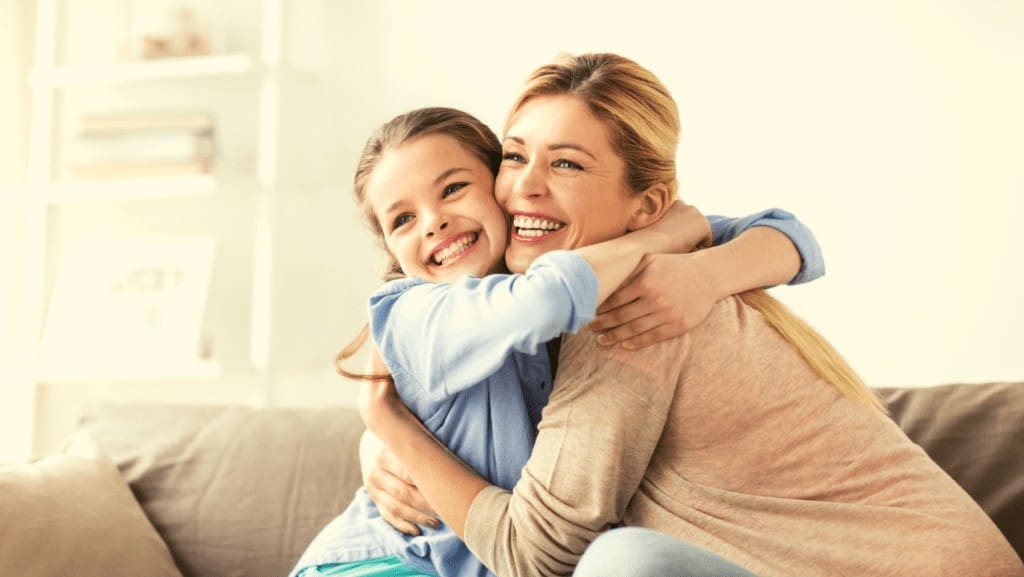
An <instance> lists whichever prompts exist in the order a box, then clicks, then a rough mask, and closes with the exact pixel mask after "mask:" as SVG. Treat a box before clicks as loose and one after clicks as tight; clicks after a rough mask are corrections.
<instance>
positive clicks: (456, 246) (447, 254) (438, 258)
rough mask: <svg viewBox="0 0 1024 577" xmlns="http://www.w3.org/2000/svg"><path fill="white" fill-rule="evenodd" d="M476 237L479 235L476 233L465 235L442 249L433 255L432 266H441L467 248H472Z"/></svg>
mask: <svg viewBox="0 0 1024 577" xmlns="http://www.w3.org/2000/svg"><path fill="white" fill-rule="evenodd" d="M478 237H479V235H478V234H477V233H473V234H467V235H466V236H464V237H462V238H460V239H459V240H457V241H455V242H453V243H452V244H450V245H448V246H446V247H444V249H442V250H441V251H440V252H438V253H437V254H435V255H434V264H438V265H443V264H444V263H445V262H447V261H448V260H451V259H452V258H454V257H456V256H459V255H460V254H462V253H463V252H465V250H466V249H467V248H469V247H470V246H472V245H473V243H475V242H476V239H477V238H478Z"/></svg>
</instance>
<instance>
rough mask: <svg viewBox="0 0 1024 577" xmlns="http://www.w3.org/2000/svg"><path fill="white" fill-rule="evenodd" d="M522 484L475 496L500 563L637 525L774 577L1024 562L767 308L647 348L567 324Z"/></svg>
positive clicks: (563, 559)
mask: <svg viewBox="0 0 1024 577" xmlns="http://www.w3.org/2000/svg"><path fill="white" fill-rule="evenodd" d="M560 359H561V361H560V368H559V371H558V372H559V375H558V379H557V382H556V384H555V388H554V390H553V392H552V396H551V401H550V403H549V404H548V406H547V408H546V409H545V410H544V416H543V420H542V422H541V425H540V434H539V437H538V439H537V444H536V447H535V448H534V451H533V455H532V456H531V458H530V461H529V463H528V464H527V466H526V467H525V468H524V470H523V477H522V479H521V480H520V482H519V483H518V484H517V485H516V487H515V491H514V492H512V493H509V492H507V491H503V490H501V489H498V488H496V487H490V488H488V489H485V490H484V491H483V492H481V493H480V494H479V495H478V496H477V498H476V499H475V500H474V502H473V504H472V507H471V509H470V512H469V519H468V521H467V526H466V532H467V535H466V541H467V543H468V545H469V547H470V549H471V550H472V551H473V552H474V553H475V554H476V555H477V556H478V557H480V559H482V560H483V562H484V564H486V565H487V566H488V567H489V568H491V569H492V570H494V571H495V572H496V573H497V574H498V575H500V576H502V577H505V576H512V575H522V576H528V575H569V574H571V572H572V569H573V567H574V566H575V564H576V562H577V560H578V559H579V556H580V555H581V554H582V553H583V550H584V549H585V548H586V547H587V545H588V544H589V543H590V542H591V541H592V540H593V539H595V538H596V537H597V535H599V534H600V533H601V532H602V531H604V530H606V529H608V528H609V527H610V526H612V525H614V524H616V523H619V522H622V523H624V524H626V525H637V526H644V527H651V528H653V529H657V530H659V531H662V532H665V533H669V534H671V535H675V536H677V537H679V538H681V539H684V540H686V541H689V542H691V543H694V544H697V545H700V546H702V547H705V548H707V549H709V550H711V551H714V552H716V553H718V554H720V555H723V556H724V557H726V558H728V559H730V560H732V561H733V562H735V563H738V564H739V565H742V566H744V567H746V568H748V569H749V570H751V571H753V572H754V573H756V574H757V575H759V576H760V577H775V576H779V577H782V576H787V577H790V576H800V577H814V576H823V577H824V576H828V577H836V576H850V577H867V576H872V577H883V576H892V577H910V576H922V577H923V576H927V577H943V576H950V577H953V576H955V577H961V576H963V575H971V576H972V577H997V576H998V577H1022V576H1024V567H1022V565H1021V562H1020V560H1019V559H1018V558H1017V557H1016V555H1015V554H1014V552H1013V550H1012V549H1011V547H1010V545H1009V544H1008V543H1007V541H1006V539H1005V538H1004V537H1003V536H1002V534H1000V532H999V530H998V529H997V528H996V527H995V525H994V524H993V523H992V521H991V520H989V519H988V517H987V516H986V515H985V514H984V512H983V511H982V510H981V509H980V508H979V507H978V505H977V504H975V503H974V502H973V501H972V500H971V499H970V497H969V496H968V495H967V494H966V493H965V492H964V491H963V490H962V489H961V488H960V487H959V486H958V485H956V483H955V482H954V481H953V480H952V479H950V478H949V476H947V475H946V474H945V473H944V472H943V471H942V470H941V469H940V468H939V467H938V466H937V465H935V463H934V462H932V461H931V460H930V459H929V458H928V456H927V455H925V453H924V452H923V451H922V450H921V449H920V448H919V447H918V446H917V445H915V444H913V443H912V442H911V441H910V440H909V439H908V438H907V437H906V436H905V435H904V434H903V432H902V431H901V430H900V429H899V427H898V426H897V425H896V424H894V423H893V422H892V421H891V420H890V419H889V418H888V417H886V416H885V415H883V414H881V413H879V412H877V411H875V410H873V409H870V408H868V407H866V406H864V405H862V404H858V403H857V402H855V401H852V400H850V399H848V398H846V397H843V396H840V395H839V394H838V393H837V392H836V390H835V389H834V388H833V387H832V386H831V385H829V384H827V383H825V382H823V381H822V380H820V379H819V378H818V377H817V376H816V375H815V374H814V373H813V372H812V371H811V370H810V369H809V368H808V367H807V365H806V364H805V363H804V362H803V360H802V359H801V358H800V357H799V355H798V354H797V353H796V351H795V350H794V349H793V348H792V347H791V346H790V345H789V344H788V343H787V342H785V341H784V340H783V339H782V338H781V336H779V334H778V333H777V332H776V331H775V330H774V329H772V328H771V327H769V326H768V325H767V324H766V323H765V321H764V319H763V318H762V317H761V315H760V314H759V313H758V312H756V311H754V310H753V309H750V308H749V307H747V306H746V305H745V304H743V303H742V301H740V300H739V299H737V298H729V299H726V300H724V301H723V302H721V303H719V304H718V305H717V306H716V307H715V308H714V309H713V310H712V313H711V315H710V317H709V318H708V320H707V321H706V322H705V323H704V324H703V325H702V326H700V327H699V328H697V329H696V330H694V331H692V332H691V333H690V334H688V335H686V336H685V337H683V338H680V339H676V340H673V341H669V342H664V343H662V344H660V345H655V346H653V347H648V348H645V349H642V350H640V351H633V352H630V351H625V350H623V349H622V348H621V347H612V348H604V347H600V346H598V345H596V342H595V339H594V335H593V334H591V333H590V332H589V331H586V330H584V331H581V333H580V334H578V335H573V336H568V337H566V338H565V339H564V342H563V345H562V353H561V356H560Z"/></svg>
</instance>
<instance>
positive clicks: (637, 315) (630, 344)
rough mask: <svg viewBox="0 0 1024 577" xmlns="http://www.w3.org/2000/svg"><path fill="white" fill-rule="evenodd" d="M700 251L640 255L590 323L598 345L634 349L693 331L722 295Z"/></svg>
mask: <svg viewBox="0 0 1024 577" xmlns="http://www.w3.org/2000/svg"><path fill="white" fill-rule="evenodd" d="M704 259H705V256H704V255H703V253H702V252H696V253H690V254H656V255H648V256H647V257H644V260H643V261H642V262H641V263H640V266H639V267H637V272H636V273H634V275H633V276H632V277H631V278H630V279H629V280H628V281H626V283H625V284H623V285H622V286H621V287H619V289H618V290H617V291H615V292H614V293H612V295H611V296H610V297H608V299H607V300H605V301H604V303H602V305H601V306H600V307H599V308H598V309H597V317H595V318H594V320H593V321H592V322H591V323H590V325H589V327H590V329H591V330H592V331H594V332H596V333H600V336H598V339H597V342H598V343H600V344H602V345H614V344H616V343H622V346H623V347H625V348H627V349H639V348H642V347H646V346H649V345H652V344H654V343H657V342H661V341H663V340H666V339H670V338H673V337H678V336H680V335H682V334H684V333H686V332H687V331H689V330H691V329H693V328H694V327H696V326H697V325H699V324H700V323H702V322H704V319H706V318H707V317H708V314H709V313H710V312H711V307H713V306H714V305H715V303H716V302H718V301H719V300H720V299H721V298H722V294H721V291H720V290H719V288H718V287H717V286H715V284H714V283H713V282H712V280H713V278H714V277H713V275H709V274H708V270H707V268H706V267H705V266H704Z"/></svg>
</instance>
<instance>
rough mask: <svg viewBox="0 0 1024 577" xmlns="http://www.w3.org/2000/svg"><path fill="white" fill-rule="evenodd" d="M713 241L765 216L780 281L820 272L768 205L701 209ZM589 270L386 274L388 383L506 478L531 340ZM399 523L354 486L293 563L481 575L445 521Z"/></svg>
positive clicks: (562, 326)
mask: <svg viewBox="0 0 1024 577" xmlns="http://www.w3.org/2000/svg"><path fill="white" fill-rule="evenodd" d="M708 220H709V221H710V223H711V228H712V236H713V239H714V243H715V244H721V243H724V242H727V241H729V240H731V239H733V238H735V237H736V236H738V235H739V234H740V233H742V232H743V231H745V230H747V229H748V228H751V227H753V226H770V227H773V228H776V229H778V230H780V231H781V232H783V233H785V234H786V235H787V236H789V238H790V239H791V240H792V241H793V242H794V244H795V245H796V247H797V250H798V251H799V252H800V255H801V257H802V259H803V265H802V266H801V270H800V273H799V274H798V275H797V276H796V277H794V278H793V280H791V281H790V283H791V284H795V283H798V282H807V281H810V280H813V279H815V278H817V277H819V276H821V275H822V274H823V273H824V264H823V263H822V260H821V251H820V250H819V247H818V245H817V242H816V241H815V240H814V237H813V235H812V234H811V232H810V230H808V229H807V228H806V227H804V226H803V225H802V224H801V223H800V222H799V221H797V220H796V219H795V218H794V217H793V215H791V214H789V213H787V212H785V211H781V210H778V209H770V210H766V211H762V212H760V213H757V214H754V215H750V216H748V217H745V218H742V219H731V218H726V217H719V216H711V217H708ZM596 299H597V278H596V277H595V276H594V273H593V271H592V270H591V269H590V266H589V265H588V264H587V262H586V261H585V260H584V259H583V258H582V257H580V256H579V255H578V254H576V253H574V252H569V251H554V252H550V253H547V254H545V255H543V256H541V257H540V258H538V259H537V260H536V261H535V262H534V263H533V264H532V265H531V266H530V269H529V270H528V271H527V272H526V273H525V274H523V275H489V276H487V277H484V278H482V279H481V278H475V277H464V278H462V279H460V280H458V281H456V282H455V283H452V284H431V283H426V282H424V281H421V280H419V279H414V278H406V279H401V280H396V281H391V282H389V283H387V284H385V285H384V286H383V287H381V288H380V289H378V290H377V291H376V292H375V293H374V294H373V295H372V296H371V297H370V327H371V332H372V334H373V339H374V342H375V343H376V344H377V346H378V349H379V350H380V353H381V357H382V358H383V359H384V362H385V364H386V365H387V367H388V369H389V370H390V371H391V374H392V377H393V378H394V381H395V386H396V388H397V389H398V393H399V395H400V396H401V397H402V399H403V401H405V403H406V404H407V405H408V406H409V408H410V409H411V410H412V411H413V413H415V414H416V416H417V417H418V418H419V419H420V420H421V421H422V422H423V423H424V425H425V426H426V427H427V428H428V429H429V430H430V431H431V432H432V433H433V434H434V435H435V436H436V437H437V438H438V439H439V440H440V441H441V442H443V443H444V444H445V445H446V446H447V447H448V448H449V449H450V450H451V451H452V452H453V453H455V454H456V455H457V456H458V457H459V458H460V459H462V460H463V461H464V462H465V463H467V464H468V465H469V466H471V467H472V468H473V469H474V470H475V471H477V472H478V473H479V474H480V475H481V476H482V477H484V478H485V479H487V480H488V481H489V482H490V483H492V484H494V485H497V486H499V487H502V488H504V489H508V490H511V489H512V488H513V486H514V485H515V483H516V481H518V480H519V477H520V473H521V470H522V468H523V466H524V465H525V464H526V461H527V459H529V456H530V452H531V450H532V449H533V444H534V441H535V440H536V435H537V424H538V423H539V422H540V416H541V410H542V409H543V408H544V405H546V404H547V401H548V396H549V394H550V392H551V385H552V382H551V363H550V360H549V359H548V355H547V350H546V348H545V347H544V346H543V345H544V344H545V343H546V342H547V341H548V340H550V339H553V338H555V337H557V336H558V335H560V334H562V333H563V332H575V331H577V330H578V329H579V328H580V327H582V326H583V325H585V324H586V323H588V322H590V320H591V319H592V318H593V316H594V313H595V310H596V307H597V304H598V303H597V302H596ZM420 529H421V535H419V536H415V537H413V536H408V535H404V534H402V533H400V532H398V531H396V530H395V529H393V528H392V527H391V526H390V525H388V524H387V522H386V521H384V520H383V518H382V517H381V515H380V511H379V510H378V509H377V507H376V506H375V505H374V503H373V501H372V500H371V499H370V497H369V494H368V493H367V491H366V489H365V488H360V489H359V490H358V491H357V492H356V495H355V499H354V500H353V502H352V503H351V504H350V505H349V507H348V508H347V509H346V510H345V511H344V512H343V513H342V514H341V515H340V516H338V517H336V518H335V519H334V520H333V521H331V522H330V523H329V524H328V525H327V526H326V527H325V528H324V529H323V530H322V531H321V532H320V534H319V535H317V537H316V538H315V539H314V540H313V542H312V543H310V545H309V547H308V548H307V549H306V552H305V553H304V554H303V555H302V558H301V559H300V560H299V562H298V564H297V565H296V567H295V569H294V570H293V574H294V573H296V572H298V571H300V570H301V569H302V568H304V567H307V566H312V565H322V564H328V563H346V562H351V561H361V560H366V559H375V558H380V557H386V556H389V555H399V556H400V557H402V558H403V559H404V560H405V562H406V563H407V564H408V565H409V566H411V567H413V568H415V569H417V570H420V571H423V572H426V573H436V574H437V575H439V576H440V577H485V576H486V577H490V576H493V574H492V573H491V572H490V571H488V570H487V568H486V567H484V566H483V564H482V563H480V561H479V560H478V559H477V558H476V557H475V556H473V554H472V553H471V552H470V551H469V549H468V548H467V547H466V545H465V544H464V543H463V542H462V540H460V539H459V538H458V537H457V536H456V535H455V533H454V532H453V531H452V530H451V529H449V528H448V527H447V526H446V525H444V524H442V525H441V527H440V528H438V529H431V528H429V527H421V528H420Z"/></svg>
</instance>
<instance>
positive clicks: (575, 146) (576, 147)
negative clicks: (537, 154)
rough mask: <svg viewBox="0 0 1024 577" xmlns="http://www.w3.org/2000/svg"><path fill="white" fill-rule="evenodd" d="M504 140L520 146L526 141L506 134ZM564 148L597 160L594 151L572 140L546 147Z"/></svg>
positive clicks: (552, 148)
mask: <svg viewBox="0 0 1024 577" xmlns="http://www.w3.org/2000/svg"><path fill="white" fill-rule="evenodd" d="M505 140H511V141H513V142H515V143H517V144H519V145H521V146H526V141H525V140H523V139H522V138H520V137H518V136H506V137H505ZM565 148H568V149H570V150H576V151H578V152H582V153H583V154H586V155H587V156H589V157H590V158H592V159H594V160H595V161H596V160H597V156H594V153H592V152H590V151H589V150H587V149H586V148H585V147H583V146H581V145H579V144H575V143H572V142H558V143H555V144H549V145H548V147H547V149H548V150H562V149H565Z"/></svg>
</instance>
